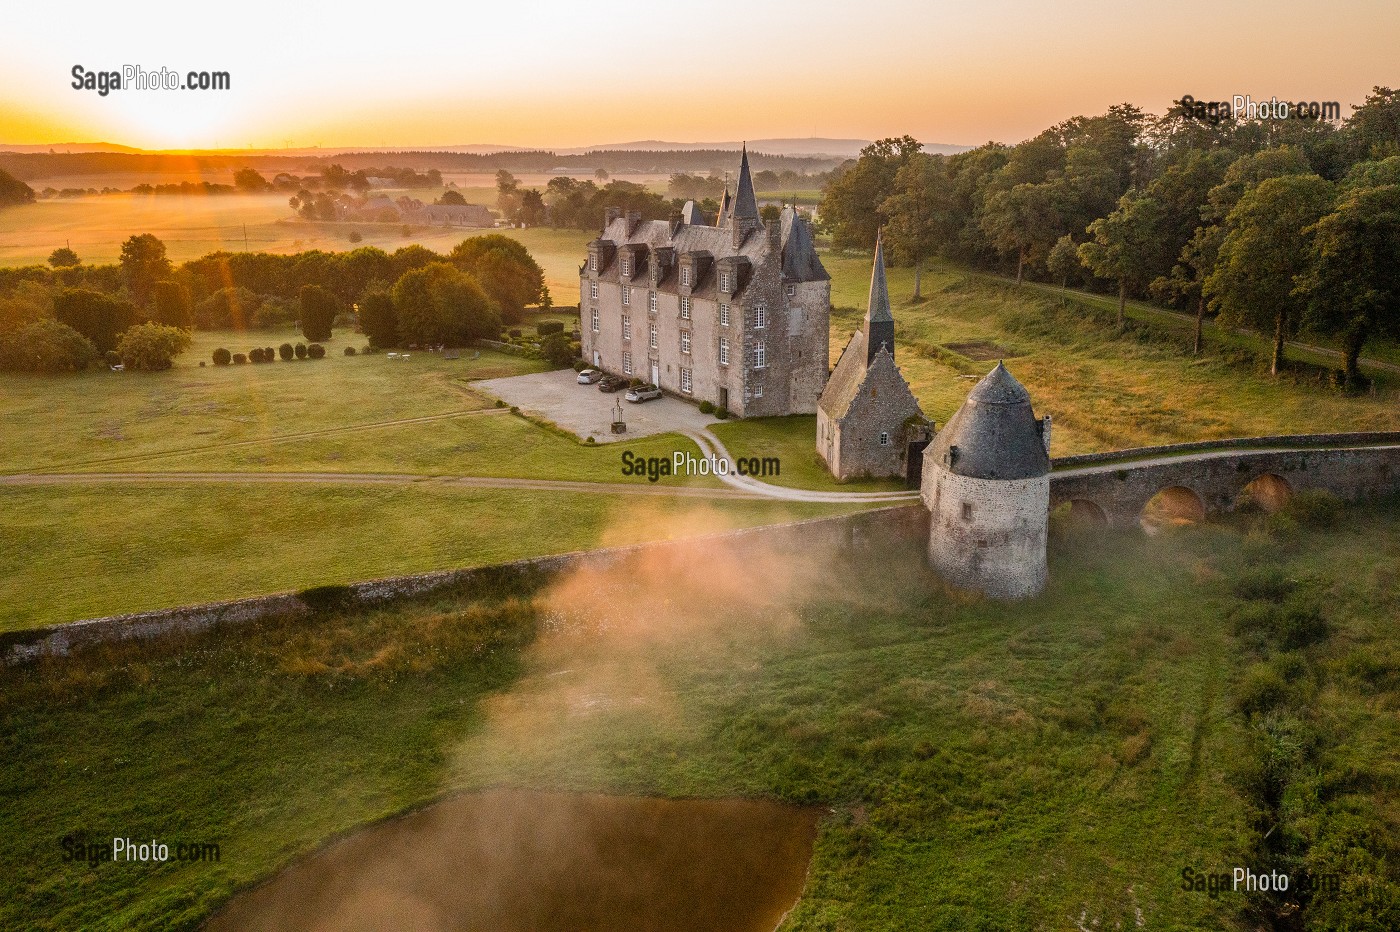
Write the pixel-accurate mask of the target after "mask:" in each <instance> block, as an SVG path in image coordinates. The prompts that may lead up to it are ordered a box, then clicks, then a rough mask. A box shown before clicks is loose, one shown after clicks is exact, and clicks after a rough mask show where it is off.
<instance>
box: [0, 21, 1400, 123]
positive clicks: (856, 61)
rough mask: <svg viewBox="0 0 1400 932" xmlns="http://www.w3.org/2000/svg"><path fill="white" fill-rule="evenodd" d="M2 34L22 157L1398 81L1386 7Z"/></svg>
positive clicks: (1212, 94) (793, 119) (1029, 108)
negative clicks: (83, 75) (211, 83)
mask: <svg viewBox="0 0 1400 932" xmlns="http://www.w3.org/2000/svg"><path fill="white" fill-rule="evenodd" d="M361 11H363V12H361ZM6 20H7V23H6V34H5V36H4V37H3V38H0V42H3V45H2V46H0V48H3V50H4V53H3V55H0V143H12V144H14V143H46V142H68V141H75V142H87V141H96V140H102V141H108V142H115V143H122V144H125V145H132V146H141V147H147V148H162V147H180V146H194V147H241V146H249V145H252V146H256V147H260V148H261V147H271V146H281V145H285V144H290V145H294V146H312V145H326V146H345V145H365V146H380V145H392V146H400V145H402V146H430V145H454V144H467V143H509V144H517V145H528V146H546V145H553V146H561V147H564V146H581V145H588V144H593V143H605V142H621V141H627V140H633V139H668V140H678V141H697V140H730V139H742V138H758V137H771V136H839V137H859V138H876V137H880V136H888V135H900V134H903V133H909V134H911V135H914V136H916V137H918V138H919V139H921V140H923V141H925V142H948V143H965V144H976V143H980V142H985V141H987V140H988V139H996V140H1001V141H1006V142H1015V141H1018V140H1020V139H1023V138H1025V137H1026V136H1028V135H1031V134H1033V133H1035V132H1038V131H1039V130H1041V129H1043V128H1045V127H1046V126H1049V125H1050V124H1052V123H1055V122H1057V121H1059V120H1061V119H1064V118H1066V117H1069V116H1073V115H1075V114H1080V113H1084V114H1089V113H1100V112H1102V111H1103V110H1104V109H1105V108H1107V107H1108V106H1109V105H1111V104H1113V103H1116V102H1121V101H1125V100H1127V101H1131V102H1133V103H1136V104H1138V105H1139V106H1141V107H1143V108H1144V109H1146V110H1149V111H1151V112H1156V113H1160V112H1162V111H1163V110H1164V109H1166V107H1167V106H1168V105H1169V104H1170V102H1171V100H1172V99H1174V98H1176V97H1179V96H1180V95H1182V94H1188V93H1189V94H1193V95H1194V96H1196V97H1197V98H1201V99H1228V97H1229V96H1230V95H1232V94H1237V93H1239V94H1246V93H1247V94H1251V95H1253V96H1254V97H1256V98H1260V97H1264V98H1267V97H1269V96H1270V95H1277V96H1279V97H1280V98H1284V99H1290V100H1300V99H1301V100H1323V101H1325V100H1339V101H1341V102H1342V105H1343V108H1342V111H1343V113H1344V114H1346V113H1349V112H1350V110H1349V107H1348V105H1349V104H1352V103H1360V102H1361V100H1362V98H1363V97H1364V95H1365V93H1366V92H1367V91H1368V90H1369V89H1370V88H1371V87H1372V86H1373V85H1375V84H1386V85H1391V86H1394V85H1395V84H1397V83H1400V67H1398V65H1400V55H1398V54H1397V39H1400V3H1397V2H1395V0H1376V2H1346V0H1341V2H1329V3H1304V2H1298V0H1275V2H1253V0H1251V2H1230V0H1211V2H1201V0H1186V2H1174V3H1140V2H1133V0H1119V2H1102V0H1057V2H1046V0H1039V2H1033V0H976V2H932V0H841V2H837V0H714V2H709V3H705V2H700V3H677V2H674V0H649V2H648V0H627V2H615V0H590V2H577V0H574V2H564V0H513V2H493V3H481V2H478V0H454V2H450V3H448V2H438V0H419V2H413V3H403V4H386V3H375V4H373V5H369V4H363V5H361V4H356V3H353V2H337V3H325V2H306V0H279V2H268V0H242V2H239V3H217V4H216V3H200V2H189V0H182V2H178V3H172V2H165V0H141V2H139V3H120V4H117V3H111V2H103V3H86V2H71V0H70V2H68V3H65V4H63V5H62V8H61V13H60V12H59V9H58V8H56V7H54V6H53V5H52V4H41V3H34V2H28V3H17V4H11V5H10V8H9V9H8V10H7V11H6ZM700 21H703V22H704V23H706V24H707V25H705V26H704V27H697V25H696V24H697V23H698V22H700ZM697 29H698V31H697ZM74 65H83V66H84V67H86V68H87V69H89V70H120V69H121V66H123V65H140V66H141V67H142V68H143V69H145V70H158V69H159V68H160V67H161V66H166V67H169V68H171V69H173V70H178V71H179V72H180V73H181V74H183V73H184V72H186V71H189V70H192V69H196V70H211V71H212V70H219V71H228V72H229V73H230V74H231V77H232V90H229V91H221V92H213V91H209V92H193V91H137V90H128V91H121V92H117V93H112V94H109V95H108V96H106V97H99V96H98V95H97V94H96V93H93V92H90V91H79V90H74V89H73V88H72V87H71V86H70V84H71V82H72V80H73V79H72V76H71V74H70V72H71V69H72V67H73V66H74Z"/></svg>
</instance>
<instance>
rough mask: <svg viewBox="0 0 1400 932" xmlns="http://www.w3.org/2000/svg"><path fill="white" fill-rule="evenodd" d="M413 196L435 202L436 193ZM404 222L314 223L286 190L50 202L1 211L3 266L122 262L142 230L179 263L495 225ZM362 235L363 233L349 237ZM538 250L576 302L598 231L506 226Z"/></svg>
mask: <svg viewBox="0 0 1400 932" xmlns="http://www.w3.org/2000/svg"><path fill="white" fill-rule="evenodd" d="M407 193H408V194H410V195H412V196H415V197H418V198H419V199H420V200H423V199H424V198H425V197H426V198H427V199H428V200H431V197H432V195H433V194H434V192H431V191H430V192H420V191H410V192H407ZM488 193H489V196H490V200H491V201H494V195H495V192H494V191H490V192H487V191H486V189H480V190H476V189H467V190H464V191H463V194H464V196H466V197H468V199H469V200H472V201H473V202H476V203H485V202H487V201H485V200H483V199H484V198H486V197H487V196H488ZM410 229H411V233H410V235H409V236H404V235H403V225H402V224H382V223H319V222H317V223H309V222H305V221H301V220H297V219H294V218H293V216H292V212H291V209H290V208H288V206H287V196H286V195H284V194H254V195H227V196H223V195H219V196H208V197H199V196H188V197H185V196H178V195H160V196H157V195H150V196H144V197H143V196H139V195H128V194H109V195H100V196H90V197H80V198H71V199H69V198H65V199H62V200H58V199H54V200H43V201H37V202H35V203H33V204H25V205H22V206H19V207H9V208H6V209H4V210H0V265H42V264H43V263H44V262H46V261H47V260H48V257H49V253H51V252H53V251H54V250H55V249H57V248H58V247H60V246H64V245H68V246H71V247H72V249H73V250H74V251H75V252H77V253H78V255H79V256H80V257H81V258H82V260H83V261H84V262H85V263H88V264H92V265H100V264H105V263H111V262H116V261H117V258H118V256H120V255H121V245H122V243H123V242H124V241H125V240H126V239H127V238H128V237H130V236H132V235H133V234H136V233H154V234H155V235H156V236H157V237H159V238H160V239H161V241H162V242H164V243H165V246H166V250H167V252H168V254H169V256H170V258H171V260H172V261H175V262H183V261H185V260H187V259H197V258H199V257H200V256H204V255H208V254H209V253H211V252H218V251H220V250H228V251H231V252H242V251H243V250H244V249H245V246H246V248H247V249H249V250H252V251H254V252H274V253H291V252H302V251H303V250H308V249H323V250H327V251H330V252H337V251H345V250H350V249H355V248H357V247H359V246H378V247H379V248H381V249H384V250H386V251H388V252H393V251H394V250H395V249H399V248H400V247H403V246H408V245H411V244H414V243H417V244H418V245H421V246H426V247H427V248H429V249H432V250H435V251H437V252H441V253H447V252H450V251H451V249H452V247H453V246H455V245H457V244H458V243H460V242H461V241H462V240H464V239H466V238H467V237H469V236H475V235H479V234H481V233H490V232H493V231H491V230H468V229H463V228H447V227H423V226H413V227H411V228H410ZM352 232H355V233H359V234H360V236H361V241H360V242H358V243H352V242H351V241H350V239H349V236H350V234H351V233H352ZM501 232H506V233H508V234H509V235H511V236H514V237H516V238H517V239H519V240H521V241H522V242H523V243H524V244H525V245H526V246H527V247H529V249H530V253H531V254H532V255H533V256H534V257H535V260H536V261H537V262H539V263H540V265H541V266H542V267H543V268H544V270H545V283H546V284H547V285H549V289H550V292H551V294H552V295H553V297H554V303H555V304H574V305H577V304H578V267H579V263H580V262H582V259H581V258H580V257H581V256H582V255H583V254H584V251H585V250H584V244H585V243H587V242H588V240H589V239H590V238H591V234H589V233H587V232H583V231H578V230H547V229H538V230H507V231H501Z"/></svg>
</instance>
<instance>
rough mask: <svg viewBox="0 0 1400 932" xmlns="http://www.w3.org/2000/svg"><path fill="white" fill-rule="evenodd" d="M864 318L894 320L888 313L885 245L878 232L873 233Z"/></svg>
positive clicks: (882, 320)
mask: <svg viewBox="0 0 1400 932" xmlns="http://www.w3.org/2000/svg"><path fill="white" fill-rule="evenodd" d="M865 318H866V320H869V321H870V322H871V323H880V322H884V321H888V322H890V323H893V322H894V314H892V313H890V286H889V285H888V284H887V283H886V282H885V246H884V243H883V241H882V237H881V236H880V234H878V233H877V234H876V235H875V265H874V267H873V268H872V269H871V271H870V303H869V304H867V305H866V312H865Z"/></svg>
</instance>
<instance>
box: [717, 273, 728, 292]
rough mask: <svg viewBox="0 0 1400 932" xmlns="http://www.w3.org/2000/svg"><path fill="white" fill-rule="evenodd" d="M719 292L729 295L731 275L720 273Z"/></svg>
mask: <svg viewBox="0 0 1400 932" xmlns="http://www.w3.org/2000/svg"><path fill="white" fill-rule="evenodd" d="M719 290H720V291H723V292H725V293H726V294H728V293H729V273H728V272H720V273H719Z"/></svg>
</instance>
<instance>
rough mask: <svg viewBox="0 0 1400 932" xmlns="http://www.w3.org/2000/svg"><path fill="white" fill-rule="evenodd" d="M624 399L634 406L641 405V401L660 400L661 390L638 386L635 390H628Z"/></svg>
mask: <svg viewBox="0 0 1400 932" xmlns="http://www.w3.org/2000/svg"><path fill="white" fill-rule="evenodd" d="M624 397H626V398H627V400H628V401H630V402H633V403H634V404H641V403H642V402H643V401H651V400H652V399H653V398H660V397H661V389H659V388H657V387H656V386H655V385H638V386H637V387H636V388H631V389H628V390H627V394H626V396H624Z"/></svg>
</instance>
